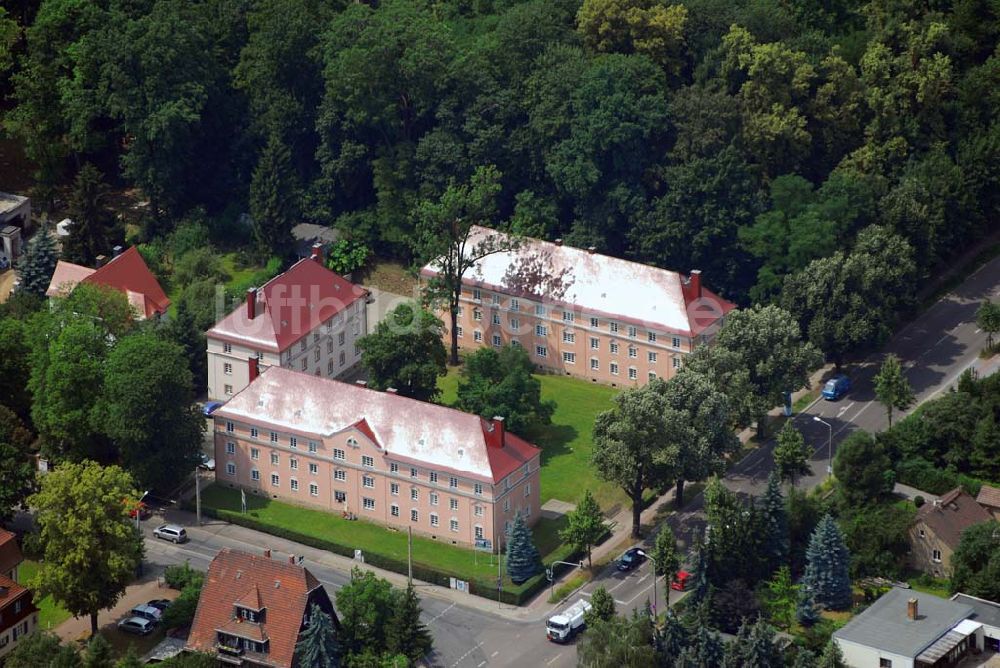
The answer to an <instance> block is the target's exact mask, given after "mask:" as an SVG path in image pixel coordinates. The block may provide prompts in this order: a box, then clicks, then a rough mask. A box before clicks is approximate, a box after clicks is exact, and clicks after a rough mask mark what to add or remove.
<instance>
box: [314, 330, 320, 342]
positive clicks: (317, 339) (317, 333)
mask: <svg viewBox="0 0 1000 668" xmlns="http://www.w3.org/2000/svg"><path fill="white" fill-rule="evenodd" d="M317 341H319V332H313V343H316V342H317Z"/></svg>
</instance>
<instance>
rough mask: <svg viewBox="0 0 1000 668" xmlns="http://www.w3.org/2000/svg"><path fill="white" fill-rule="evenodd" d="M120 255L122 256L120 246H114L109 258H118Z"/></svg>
mask: <svg viewBox="0 0 1000 668" xmlns="http://www.w3.org/2000/svg"><path fill="white" fill-rule="evenodd" d="M121 254H122V247H121V246H115V247H114V248H112V249H111V257H118V256H119V255H121Z"/></svg>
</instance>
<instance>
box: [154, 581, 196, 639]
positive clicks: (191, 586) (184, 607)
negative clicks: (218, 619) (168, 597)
mask: <svg viewBox="0 0 1000 668" xmlns="http://www.w3.org/2000/svg"><path fill="white" fill-rule="evenodd" d="M204 582H205V576H204V575H202V574H201V573H198V572H194V575H193V576H192V578H191V580H190V581H189V582H188V583H187V584H186V585H184V588H183V589H181V595H180V596H178V597H177V598H176V599H174V602H173V603H171V604H170V606H169V607H167V610H166V612H164V613H163V620H162V621H163V626H164V627H165V628H168V629H175V628H178V627H182V626H190V624H191V622H193V621H194V613H195V611H196V610H197V609H198V598H199V597H200V596H201V586H202V584H203V583H204Z"/></svg>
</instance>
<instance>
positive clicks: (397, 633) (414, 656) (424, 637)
mask: <svg viewBox="0 0 1000 668" xmlns="http://www.w3.org/2000/svg"><path fill="white" fill-rule="evenodd" d="M433 644H434V641H433V640H432V639H431V634H430V631H428V630H427V627H426V626H424V623H423V622H421V621H420V599H418V598H417V594H416V592H415V591H414V590H413V585H412V584H410V585H407V587H406V590H405V591H403V592H400V594H399V602H398V603H397V604H396V609H395V611H394V612H393V615H392V618H391V620H390V622H389V628H388V638H387V645H388V650H389V653H390V654H397V655H398V654H402V655H404V656H406V657H407V658H408V659H409V660H410V662H411V663H412V665H417V663H418V662H419V661H420V659H422V658H423V657H425V656H426V655H427V653H428V652H430V651H431V647H432V646H433Z"/></svg>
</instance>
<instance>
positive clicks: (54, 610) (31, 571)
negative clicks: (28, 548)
mask: <svg viewBox="0 0 1000 668" xmlns="http://www.w3.org/2000/svg"><path fill="white" fill-rule="evenodd" d="M37 573H38V562H36V561H27V560H25V561H23V562H21V566H20V568H19V569H18V577H19V578H20V581H21V582H23V583H30V582H31V580H33V579H34V577H35V575H36V574H37ZM35 606H36V607H37V608H38V623H39V625H40V626H41V627H42V628H43V629H51V628H55V627H56V626H59V625H60V624H62V623H63V622H64V621H66V620H67V619H69V617H70V614H69V612H68V611H67V610H65V609H63V608H62V606H60V605H58V604H56V602H55V601H53V600H52V597H51V596H46V597H45V598H43V599H41V600H38V599H35Z"/></svg>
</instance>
